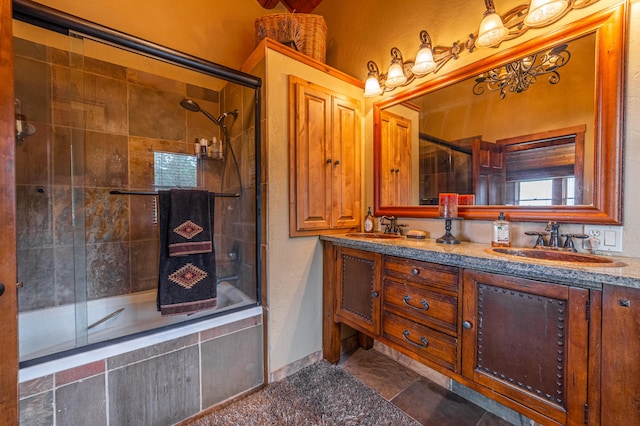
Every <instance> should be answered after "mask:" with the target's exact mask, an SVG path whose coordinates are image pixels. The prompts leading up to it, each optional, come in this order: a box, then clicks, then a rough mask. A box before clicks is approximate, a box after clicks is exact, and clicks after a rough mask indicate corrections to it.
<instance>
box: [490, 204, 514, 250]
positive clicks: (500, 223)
mask: <svg viewBox="0 0 640 426" xmlns="http://www.w3.org/2000/svg"><path fill="white" fill-rule="evenodd" d="M491 246H492V247H511V224H510V223H509V222H508V221H507V220H506V219H505V217H504V213H503V212H500V215H499V216H498V220H495V221H494V222H493V238H492V239H491Z"/></svg>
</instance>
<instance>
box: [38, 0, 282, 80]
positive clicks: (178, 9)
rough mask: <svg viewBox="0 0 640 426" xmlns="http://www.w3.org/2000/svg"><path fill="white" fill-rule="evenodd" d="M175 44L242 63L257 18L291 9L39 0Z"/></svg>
mask: <svg viewBox="0 0 640 426" xmlns="http://www.w3.org/2000/svg"><path fill="white" fill-rule="evenodd" d="M38 3H40V4H43V5H45V6H49V7H52V8H54V9H58V10H61V11H64V12H66V13H70V14H72V15H75V16H79V17H82V18H84V19H87V20H89V21H92V22H97V23H99V24H101V25H104V26H107V27H110V28H114V29H117V30H118V31H121V32H124V33H127V34H131V35H134V36H136V37H140V38H142V39H145V40H148V41H151V42H153V43H157V44H160V45H163V46H166V47H170V48H172V49H176V50H179V51H181V52H184V53H188V54H191V55H194V56H197V57H199V58H203V59H206V60H209V61H212V62H216V63H218V64H222V65H225V66H228V67H231V68H234V69H239V68H240V66H241V65H242V63H243V62H244V60H245V59H246V58H247V56H249V54H250V53H251V52H252V51H253V49H254V47H255V45H256V43H255V20H256V18H258V17H260V16H263V15H267V14H271V13H282V12H286V11H287V10H286V9H285V8H284V7H283V6H282V5H281V4H278V6H276V7H275V8H274V9H271V10H267V9H264V8H262V6H260V4H259V3H258V2H257V1H256V0H233V1H225V0H206V1H203V0H180V1H175V0H154V1H151V0H140V1H131V0H90V1H78V0H38Z"/></svg>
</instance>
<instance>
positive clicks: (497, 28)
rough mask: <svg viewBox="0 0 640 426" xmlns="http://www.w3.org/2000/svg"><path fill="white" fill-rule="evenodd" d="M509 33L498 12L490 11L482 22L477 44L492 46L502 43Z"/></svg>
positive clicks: (479, 45)
mask: <svg viewBox="0 0 640 426" xmlns="http://www.w3.org/2000/svg"><path fill="white" fill-rule="evenodd" d="M508 33H509V30H508V29H507V28H506V27H505V26H504V24H503V23H502V18H500V15H498V14H497V13H495V12H494V13H488V14H487V15H486V16H485V17H484V18H483V19H482V22H481V23H480V29H479V30H478V38H477V39H476V43H475V44H476V46H478V47H491V46H495V45H496V44H498V43H500V42H501V41H502V40H504V38H505V37H506V36H507V34H508Z"/></svg>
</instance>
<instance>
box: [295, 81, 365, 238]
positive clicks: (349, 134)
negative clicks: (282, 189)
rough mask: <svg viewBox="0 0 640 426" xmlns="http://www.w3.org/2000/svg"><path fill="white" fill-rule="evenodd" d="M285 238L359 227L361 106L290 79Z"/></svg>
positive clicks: (343, 97) (349, 99)
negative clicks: (288, 207) (287, 234)
mask: <svg viewBox="0 0 640 426" xmlns="http://www.w3.org/2000/svg"><path fill="white" fill-rule="evenodd" d="M289 96H290V99H289V111H290V119H289V126H290V132H289V185H290V188H289V197H290V202H289V205H290V214H289V234H290V235H291V236H292V237H293V236H305V235H320V234H323V233H326V232H327V231H329V232H336V231H339V232H344V231H345V230H347V229H358V228H359V227H360V213H361V212H360V210H361V208H360V192H361V186H360V162H361V160H360V144H361V141H360V133H361V109H362V108H361V106H360V101H358V100H357V99H353V98H350V97H348V96H345V95H343V94H340V93H337V92H334V91H333V90H330V89H328V88H326V87H322V86H320V85H318V84H315V83H312V82H309V81H307V80H304V79H301V78H298V77H295V76H289Z"/></svg>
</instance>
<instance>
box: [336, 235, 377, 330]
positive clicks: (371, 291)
mask: <svg viewBox="0 0 640 426" xmlns="http://www.w3.org/2000/svg"><path fill="white" fill-rule="evenodd" d="M337 255H338V271H337V272H338V282H337V290H336V299H337V300H336V303H337V306H336V308H335V310H336V313H335V317H336V319H337V320H338V321H340V322H344V323H345V324H347V325H349V326H351V327H353V328H355V329H356V330H358V331H362V332H365V333H366V334H368V335H371V336H378V335H379V334H380V306H381V301H380V300H381V298H380V281H381V280H380V273H381V263H382V260H381V259H382V257H381V255H380V254H378V253H371V252H366V251H361V250H352V249H349V248H345V247H340V248H339V249H338V251H337Z"/></svg>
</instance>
